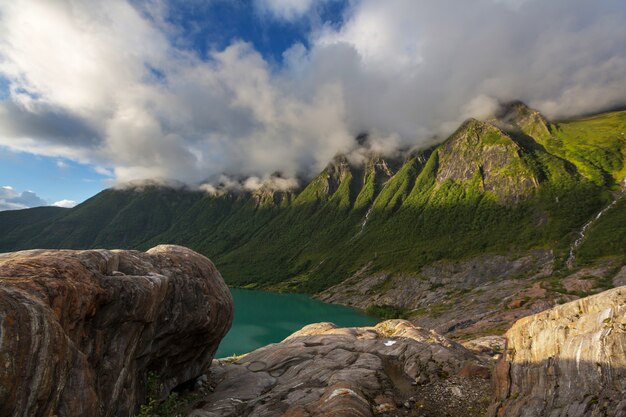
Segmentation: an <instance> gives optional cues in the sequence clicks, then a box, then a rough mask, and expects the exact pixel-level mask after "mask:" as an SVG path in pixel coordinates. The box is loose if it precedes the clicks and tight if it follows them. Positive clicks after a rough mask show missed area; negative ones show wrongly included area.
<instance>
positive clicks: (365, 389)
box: [189, 320, 491, 417]
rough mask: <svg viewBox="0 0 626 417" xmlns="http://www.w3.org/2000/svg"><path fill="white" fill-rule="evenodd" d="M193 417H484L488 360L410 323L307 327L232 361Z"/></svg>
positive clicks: (217, 371)
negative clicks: (424, 416) (378, 416)
mask: <svg viewBox="0 0 626 417" xmlns="http://www.w3.org/2000/svg"><path fill="white" fill-rule="evenodd" d="M210 374H211V377H210V379H211V381H213V382H214V383H215V385H214V386H213V387H212V390H213V392H212V393H210V394H208V395H207V396H206V397H205V398H203V399H202V400H201V401H200V404H199V405H198V406H197V409H196V410H194V411H193V412H192V413H191V414H189V416H193V417H218V416H219V417H229V416H232V417H235V416H237V417H240V416H241V417H243V416H255V417H262V416H267V417H270V416H271V417H278V416H283V417H287V416H289V417H305V416H337V417H340V416H341V417H344V416H348V417H349V416H352V417H370V416H373V415H387V416H413V415H427V416H435V417H436V416H447V415H463V416H465V417H471V416H478V415H484V412H485V411H486V407H487V405H488V403H489V400H490V392H491V387H490V382H489V378H490V371H489V369H488V368H487V361H486V360H484V359H481V358H480V357H478V356H476V355H475V354H474V353H472V352H471V351H469V350H468V349H466V348H464V347H463V346H461V345H460V344H458V343H455V342H452V341H450V340H448V339H446V338H445V337H443V336H440V335H439V334H437V333H435V332H434V331H428V330H425V329H422V328H418V327H415V326H414V325H412V324H411V323H409V322H408V321H405V320H390V321H386V322H382V323H380V324H378V325H377V326H375V327H363V328H337V327H335V326H334V325H333V324H331V323H319V324H313V325H310V326H306V327H304V328H303V329H302V330H301V331H299V332H296V333H295V334H293V335H291V336H290V337H288V338H287V339H285V340H284V341H283V342H281V343H277V344H273V345H268V346H266V347H264V348H261V349H258V350H256V351H254V352H252V353H250V354H248V355H246V356H244V357H243V358H240V359H239V360H237V361H235V362H234V363H229V362H228V361H224V360H222V361H214V366H212V367H211V370H210Z"/></svg>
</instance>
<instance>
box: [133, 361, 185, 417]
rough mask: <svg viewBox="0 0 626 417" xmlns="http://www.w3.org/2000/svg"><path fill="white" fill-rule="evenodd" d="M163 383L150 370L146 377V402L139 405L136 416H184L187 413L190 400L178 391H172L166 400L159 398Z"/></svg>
mask: <svg viewBox="0 0 626 417" xmlns="http://www.w3.org/2000/svg"><path fill="white" fill-rule="evenodd" d="M160 391H161V384H160V381H159V376H158V375H157V374H156V373H155V372H149V373H148V375H147V378H146V403H145V404H142V405H141V406H140V407H139V413H138V414H136V415H135V417H152V416H154V415H158V416H159V417H182V416H184V415H187V413H186V412H185V411H188V410H187V408H188V405H189V404H188V400H189V398H187V399H186V400H183V399H181V398H180V397H179V396H178V393H176V392H172V393H170V394H169V395H168V396H167V398H166V399H165V400H159V394H160Z"/></svg>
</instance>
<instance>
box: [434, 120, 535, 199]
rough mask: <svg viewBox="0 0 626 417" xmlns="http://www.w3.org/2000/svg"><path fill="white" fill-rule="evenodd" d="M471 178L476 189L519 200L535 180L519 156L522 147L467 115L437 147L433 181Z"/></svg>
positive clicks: (499, 197)
mask: <svg viewBox="0 0 626 417" xmlns="http://www.w3.org/2000/svg"><path fill="white" fill-rule="evenodd" d="M448 179H451V180H456V181H459V182H462V183H468V182H473V181H475V182H476V184H477V188H478V190H479V191H481V192H482V191H489V192H492V193H493V194H495V195H496V196H497V197H498V199H499V200H500V201H501V202H503V203H511V202H517V201H519V200H520V199H521V198H522V197H523V196H525V195H527V194H528V193H529V192H531V191H532V190H533V189H535V188H536V187H538V185H539V182H538V180H537V178H536V177H535V175H534V173H533V171H532V169H530V167H529V166H528V165H527V163H526V162H525V161H524V159H523V158H522V148H521V147H520V146H519V145H518V144H517V143H516V142H515V141H514V140H513V139H512V138H511V137H510V136H509V135H508V134H507V133H505V132H503V131H502V130H500V129H499V128H497V127H496V126H494V125H491V124H489V123H485V122H480V121H478V120H474V119H470V120H469V121H467V122H466V123H465V124H464V125H463V126H461V128H459V130H458V131H457V132H456V133H455V134H454V135H452V136H451V137H450V138H449V139H448V140H447V141H446V142H445V143H444V144H442V145H441V148H440V150H439V169H438V171H437V181H438V182H439V183H442V182H444V181H445V180H448Z"/></svg>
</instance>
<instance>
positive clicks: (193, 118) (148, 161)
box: [0, 0, 626, 210]
mask: <svg viewBox="0 0 626 417" xmlns="http://www.w3.org/2000/svg"><path fill="white" fill-rule="evenodd" d="M468 4H469V3H468V2H467V0H438V1H431V0H385V1H381V0H204V1H201V0H110V1H107V2H100V1H96V0H93V1H92V0H86V1H85V0H58V1H55V2H45V1H44V2H42V1H35V0H21V1H10V2H0V40H1V41H0V210H3V209H15V208H23V207H29V206H32V205H38V204H54V203H58V204H59V205H64V206H71V205H72V204H74V203H80V202H82V201H84V200H85V199H87V198H89V197H91V196H92V195H94V194H95V193H97V192H98V191H100V190H102V189H103V188H106V187H109V186H124V184H128V183H131V184H132V183H136V182H138V181H139V182H141V181H146V180H150V181H159V182H162V183H164V184H176V183H181V182H182V183H185V184H186V185H188V186H191V187H199V188H200V189H203V190H207V191H209V192H211V190H215V187H216V186H227V187H231V188H233V189H246V190H254V189H257V188H258V187H260V186H262V185H268V184H270V185H271V186H272V187H283V188H293V187H297V186H298V185H301V184H299V181H301V179H302V178H305V179H306V178H310V177H312V176H314V175H316V174H317V173H319V172H320V171H321V170H322V169H323V168H324V167H325V166H326V164H327V163H328V162H329V161H330V160H331V159H332V158H333V156H335V155H336V154H338V153H343V154H346V155H348V156H349V157H350V158H351V160H353V161H355V163H358V161H359V160H361V159H362V152H363V147H365V148H367V149H366V150H367V151H368V152H376V153H379V154H381V155H384V156H387V155H393V154H396V153H397V152H399V150H401V149H407V148H415V147H424V146H429V145H431V144H432V142H433V140H442V139H443V138H445V137H446V136H447V135H448V134H449V133H451V132H452V131H453V130H454V129H455V128H456V127H457V126H458V125H459V124H460V123H461V122H462V121H463V120H465V119H466V118H468V117H476V118H484V117H489V116H490V115H491V114H493V113H494V112H495V111H496V110H497V107H498V106H499V103H501V102H503V101H508V100H517V99H519V100H523V101H525V102H526V103H527V104H529V105H531V106H532V107H535V108H537V109H538V110H540V111H541V112H542V113H544V114H545V115H546V116H547V117H568V116H574V115H579V114H584V113H589V112H594V111H599V110H602V109H605V108H610V107H615V106H620V105H624V104H626V81H625V80H626V70H625V68H626V43H625V42H623V40H624V39H626V3H625V2H624V1H623V0H603V1H602V2H598V1H597V0H551V1H550V2H545V1H542V0H473V1H472V2H471V7H468ZM363 132H368V133H369V136H368V138H369V139H368V141H367V142H366V143H365V144H359V143H357V141H356V140H355V136H356V135H358V134H359V133H363ZM433 138H435V139H433ZM277 172H278V173H280V176H276V175H275V173H277ZM25 193H26V194H25Z"/></svg>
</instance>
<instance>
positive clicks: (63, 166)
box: [57, 159, 70, 169]
mask: <svg viewBox="0 0 626 417" xmlns="http://www.w3.org/2000/svg"><path fill="white" fill-rule="evenodd" d="M69 167H70V166H69V164H68V163H67V162H65V161H64V160H62V159H58V160H57V168H59V169H67V168H69Z"/></svg>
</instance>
